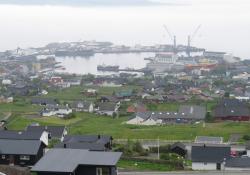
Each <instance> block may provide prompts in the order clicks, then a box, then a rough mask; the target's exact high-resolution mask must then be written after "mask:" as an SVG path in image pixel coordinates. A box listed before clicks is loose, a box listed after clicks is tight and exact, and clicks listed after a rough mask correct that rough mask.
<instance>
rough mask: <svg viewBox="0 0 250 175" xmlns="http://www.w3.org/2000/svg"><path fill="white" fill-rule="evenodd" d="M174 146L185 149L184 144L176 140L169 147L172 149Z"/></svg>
mask: <svg viewBox="0 0 250 175" xmlns="http://www.w3.org/2000/svg"><path fill="white" fill-rule="evenodd" d="M176 147H179V148H181V149H183V150H186V146H185V145H184V144H183V143H181V142H176V143H174V144H172V145H171V147H170V149H174V148H176Z"/></svg>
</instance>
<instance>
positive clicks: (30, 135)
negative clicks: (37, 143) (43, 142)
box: [0, 130, 44, 140]
mask: <svg viewBox="0 0 250 175" xmlns="http://www.w3.org/2000/svg"><path fill="white" fill-rule="evenodd" d="M43 132H44V131H35V132H29V131H9V130H1V131H0V139H15V140H40V138H41V136H42V134H43Z"/></svg>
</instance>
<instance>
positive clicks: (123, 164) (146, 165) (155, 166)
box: [117, 159, 175, 171]
mask: <svg viewBox="0 0 250 175" xmlns="http://www.w3.org/2000/svg"><path fill="white" fill-rule="evenodd" d="M117 166H118V168H120V169H125V170H133V171H142V170H143V171H173V170H175V169H174V167H172V166H171V165H165V164H159V163H151V162H145V161H134V160H122V159H121V160H120V161H119V162H118V165H117Z"/></svg>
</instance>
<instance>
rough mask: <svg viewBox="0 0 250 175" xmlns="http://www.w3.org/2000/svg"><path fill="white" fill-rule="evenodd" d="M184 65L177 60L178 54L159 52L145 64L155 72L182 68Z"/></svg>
mask: <svg viewBox="0 0 250 175" xmlns="http://www.w3.org/2000/svg"><path fill="white" fill-rule="evenodd" d="M183 68H184V65H183V64H181V63H180V62H178V55H177V54H174V53H169V52H167V53H159V54H156V55H155V57H154V58H151V61H150V62H149V63H148V64H147V69H149V70H152V71H156V72H166V71H171V70H179V69H183Z"/></svg>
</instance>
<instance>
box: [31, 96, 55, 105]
mask: <svg viewBox="0 0 250 175" xmlns="http://www.w3.org/2000/svg"><path fill="white" fill-rule="evenodd" d="M31 104H34V105H41V106H52V105H58V103H57V101H56V99H52V98H38V97H35V98H32V99H31Z"/></svg>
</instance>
